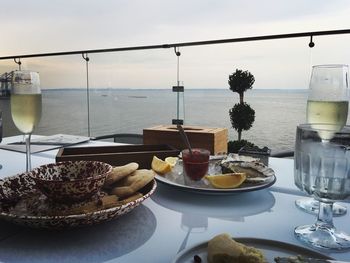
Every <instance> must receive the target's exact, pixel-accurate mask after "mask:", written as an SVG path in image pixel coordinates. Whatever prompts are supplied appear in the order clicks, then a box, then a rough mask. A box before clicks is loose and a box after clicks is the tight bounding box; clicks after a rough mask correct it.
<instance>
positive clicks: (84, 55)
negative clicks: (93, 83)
mask: <svg viewBox="0 0 350 263" xmlns="http://www.w3.org/2000/svg"><path fill="white" fill-rule="evenodd" d="M81 55H82V57H83V59H84V60H85V64H86V102H87V124H88V137H90V94H89V61H90V58H89V57H88V53H82V54H81Z"/></svg>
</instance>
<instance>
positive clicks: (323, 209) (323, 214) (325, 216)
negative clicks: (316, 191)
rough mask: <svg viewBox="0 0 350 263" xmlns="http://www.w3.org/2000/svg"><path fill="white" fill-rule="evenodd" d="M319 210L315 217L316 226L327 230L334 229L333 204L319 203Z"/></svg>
mask: <svg viewBox="0 0 350 263" xmlns="http://www.w3.org/2000/svg"><path fill="white" fill-rule="evenodd" d="M319 204H320V208H319V212H318V216H317V222H316V224H317V225H318V226H321V227H322V226H324V227H327V228H334V225H333V203H328V202H327V203H325V202H322V201H320V202H319Z"/></svg>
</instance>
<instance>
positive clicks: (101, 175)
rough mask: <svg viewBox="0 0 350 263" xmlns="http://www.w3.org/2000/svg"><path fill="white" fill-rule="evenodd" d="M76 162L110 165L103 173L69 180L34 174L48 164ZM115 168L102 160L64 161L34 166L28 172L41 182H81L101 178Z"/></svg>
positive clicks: (58, 164) (56, 164)
mask: <svg viewBox="0 0 350 263" xmlns="http://www.w3.org/2000/svg"><path fill="white" fill-rule="evenodd" d="M74 163H94V164H98V165H101V166H105V167H108V170H107V171H106V172H104V173H102V174H97V175H94V176H89V177H86V178H81V179H70V180H69V181H63V180H51V179H43V178H38V177H36V176H34V172H36V171H39V170H41V169H43V168H45V167H48V166H60V165H64V164H74ZM112 170H113V166H112V165H110V164H108V163H104V162H100V161H62V162H57V163H49V164H44V165H41V166H39V167H37V168H34V169H33V170H32V171H29V172H28V173H27V174H28V176H29V177H30V178H32V179H33V180H35V181H40V182H53V183H69V182H81V181H86V180H89V181H91V180H93V181H95V180H99V179H101V178H104V177H107V175H108V174H109V173H111V172H112Z"/></svg>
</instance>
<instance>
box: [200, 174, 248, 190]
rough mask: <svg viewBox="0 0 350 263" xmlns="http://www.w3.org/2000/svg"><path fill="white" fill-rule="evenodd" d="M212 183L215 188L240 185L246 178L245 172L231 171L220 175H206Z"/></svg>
mask: <svg viewBox="0 0 350 263" xmlns="http://www.w3.org/2000/svg"><path fill="white" fill-rule="evenodd" d="M205 179H207V180H208V181H209V182H210V184H211V185H212V186H213V187H215V188H220V189H228V188H236V187H238V186H240V185H241V184H242V183H243V182H244V181H245V179H246V174H245V173H229V174H220V175H206V176H205Z"/></svg>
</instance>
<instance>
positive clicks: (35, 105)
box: [11, 94, 41, 134]
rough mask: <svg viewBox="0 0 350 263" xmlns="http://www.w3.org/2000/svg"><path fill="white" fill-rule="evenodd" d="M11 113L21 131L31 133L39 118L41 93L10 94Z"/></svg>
mask: <svg viewBox="0 0 350 263" xmlns="http://www.w3.org/2000/svg"><path fill="white" fill-rule="evenodd" d="M11 114H12V119H13V122H14V123H15V125H16V127H17V128H18V129H19V130H20V131H21V132H23V133H25V134H29V133H32V132H33V130H34V127H35V126H37V125H38V123H39V120H40V118H41V94H12V95H11Z"/></svg>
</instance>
